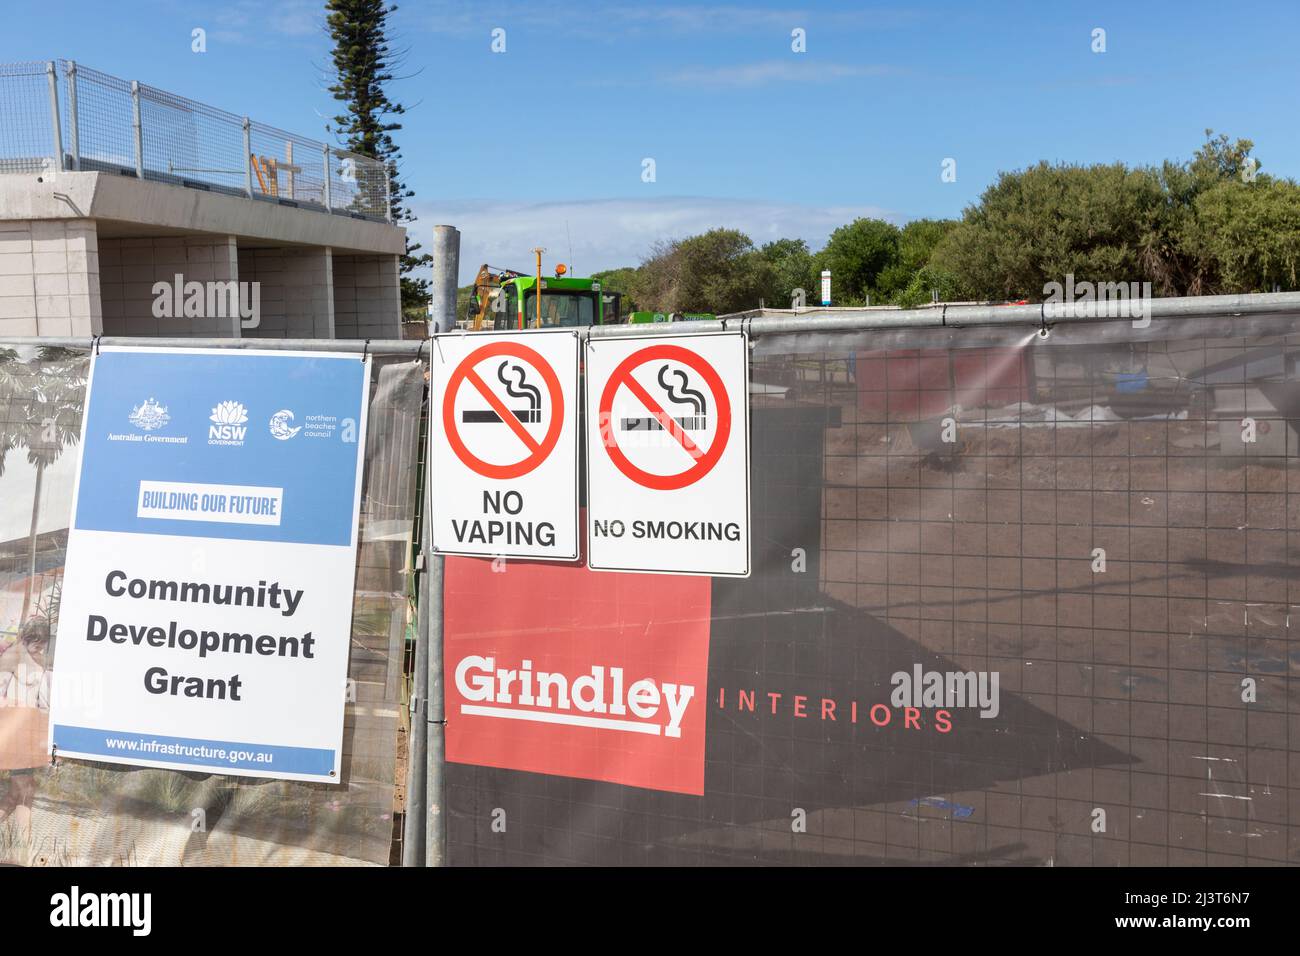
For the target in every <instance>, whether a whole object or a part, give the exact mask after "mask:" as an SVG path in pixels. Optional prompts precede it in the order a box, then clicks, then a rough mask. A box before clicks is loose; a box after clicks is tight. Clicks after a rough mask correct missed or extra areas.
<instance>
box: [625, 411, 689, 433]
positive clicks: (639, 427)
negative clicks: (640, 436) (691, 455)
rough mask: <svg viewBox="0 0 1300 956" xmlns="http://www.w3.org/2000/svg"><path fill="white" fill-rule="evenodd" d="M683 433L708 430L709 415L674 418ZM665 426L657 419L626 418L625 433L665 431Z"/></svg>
mask: <svg viewBox="0 0 1300 956" xmlns="http://www.w3.org/2000/svg"><path fill="white" fill-rule="evenodd" d="M673 421H675V422H676V423H677V424H678V425H680V426H681V429H682V431H687V432H697V431H702V430H703V429H705V428H708V427H709V425H708V422H709V417H708V416H707V415H687V416H683V417H681V418H674V419H673ZM663 429H664V426H663V425H661V424H660V423H659V419H657V418H625V419H623V431H625V432H638V431H648V432H654V431H663Z"/></svg>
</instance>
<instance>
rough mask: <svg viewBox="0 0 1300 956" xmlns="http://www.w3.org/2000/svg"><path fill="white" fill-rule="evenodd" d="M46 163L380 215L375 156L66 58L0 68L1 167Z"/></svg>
mask: <svg viewBox="0 0 1300 956" xmlns="http://www.w3.org/2000/svg"><path fill="white" fill-rule="evenodd" d="M51 69H53V71H54V76H55V77H56V78H57V83H55V84H51V83H50V75H51V74H50V71H51ZM56 117H57V119H56ZM60 153H62V155H61V156H60V155H59V154H60ZM50 166H52V167H53V168H55V169H59V168H63V169H73V170H85V171H95V172H109V173H120V174H122V175H127V176H137V177H139V178H141V179H148V180H151V181H155V182H165V183H171V184H173V185H177V186H186V187H189V188H193V189H203V190H209V191H214V192H223V193H229V194H231V195H244V196H248V197H249V198H251V199H263V200H268V201H272V202H279V203H283V204H287V205H297V206H305V207H308V208H317V209H323V210H329V211H330V212H335V213H339V214H343V215H350V216H356V217H360V218H364V219H376V220H387V219H388V208H389V207H388V177H387V170H386V168H385V166H384V164H383V163H381V162H379V161H377V160H374V159H371V158H369V157H366V156H361V155H359V154H357V153H351V152H348V151H347V150H341V149H337V148H335V147H333V146H329V145H328V144H325V143H322V142H319V141H317V140H313V139H310V138H307V137H304V136H299V135H297V134H296V133H288V132H285V131H283V130H280V129H276V128H275V127H272V126H266V125H264V124H262V123H258V122H254V121H252V120H250V119H248V118H246V117H242V116H238V115H236V114H234V113H229V112H226V111H225V110H221V109H217V108H216V107H213V106H209V105H207V104H206V103H199V102H197V101H195V100H191V99H187V98H185V97H183V96H178V95H176V94H174V93H169V92H167V91H166V90H161V89H157V88H155V87H152V86H147V85H145V84H143V83H132V82H130V81H127V80H123V79H121V78H119V77H115V76H111V75H109V74H107V73H101V72H99V71H98V70H93V69H89V68H87V67H84V66H80V65H78V64H75V63H73V62H71V61H68V60H51V61H48V62H32V63H13V64H0V173H32V172H40V171H41V170H43V169H45V168H47V167H50Z"/></svg>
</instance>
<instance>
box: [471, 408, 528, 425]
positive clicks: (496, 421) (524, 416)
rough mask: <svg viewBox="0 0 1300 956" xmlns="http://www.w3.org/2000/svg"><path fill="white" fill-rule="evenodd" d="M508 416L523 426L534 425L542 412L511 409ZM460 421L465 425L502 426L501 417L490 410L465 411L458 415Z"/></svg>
mask: <svg viewBox="0 0 1300 956" xmlns="http://www.w3.org/2000/svg"><path fill="white" fill-rule="evenodd" d="M510 414H511V415H513V416H515V418H517V419H519V421H520V422H522V423H524V424H529V423H536V422H540V421H541V420H542V410H541V409H540V408H512V409H510ZM460 420H461V421H462V422H463V423H464V424H466V425H500V424H502V420H501V416H500V415H498V414H497V413H496V412H494V411H492V409H490V408H484V409H466V410H465V411H463V412H461V413H460Z"/></svg>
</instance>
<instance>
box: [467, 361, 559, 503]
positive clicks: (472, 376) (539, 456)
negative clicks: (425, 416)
mask: <svg viewBox="0 0 1300 956" xmlns="http://www.w3.org/2000/svg"><path fill="white" fill-rule="evenodd" d="M502 355H505V356H509V357H511V358H516V359H522V360H523V361H525V362H527V363H528V364H529V365H531V366H532V367H533V368H535V369H537V371H538V372H540V373H541V375H542V381H543V382H545V383H546V391H547V394H548V395H550V398H551V410H550V413H551V423H550V425H549V426H548V427H547V429H546V435H545V436H543V438H542V440H541V442H540V443H539V442H537V441H536V439H534V438H533V437H532V436H531V435H529V434H528V432H526V431H525V430H524V427H523V425H521V424H520V423H519V421H518V420H517V419H515V418H513V417H511V416H508V415H507V414H503V413H505V412H506V409H505V406H504V405H503V404H501V400H500V399H499V398H497V397H496V396H494V395H493V394H492V392H491V391H489V390H487V386H486V385H485V384H484V382H483V380H482V379H481V378H480V377H479V375H478V373H477V372H475V371H474V366H475V365H477V364H478V363H479V362H482V361H484V360H485V359H490V358H497V357H499V356H502ZM467 379H468V380H469V381H470V384H471V385H472V386H473V387H474V388H475V389H477V390H478V391H479V392H480V393H482V394H483V397H484V398H486V399H487V400H488V403H489V404H492V405H493V406H494V407H495V408H496V411H497V414H499V415H502V421H503V422H504V423H505V424H507V425H510V426H511V427H512V428H514V429H515V434H516V435H518V436H519V438H520V441H521V442H522V443H523V444H524V445H525V446H526V447H527V448H529V450H530V452H531V453H530V454H529V455H528V456H527V457H525V458H524V459H523V460H522V461H518V462H515V463H514V464H512V465H494V464H492V463H491V462H487V461H484V460H483V459H481V458H479V457H478V456H477V455H475V454H474V453H473V452H472V451H470V450H469V448H467V447H466V446H465V442H464V440H463V439H462V438H461V437H460V432H459V431H457V429H456V395H457V393H458V392H459V391H460V387H461V385H463V384H465V382H466V380H467ZM496 406H500V407H496ZM563 427H564V394H563V392H561V391H560V379H559V378H558V377H557V376H556V374H555V370H554V369H552V368H551V366H550V363H549V362H547V361H546V359H544V358H542V357H541V356H540V355H539V354H537V352H536V351H534V350H533V349H530V348H529V347H528V346H526V345H521V344H519V343H518V342H494V343H492V344H491V345H485V346H483V347H482V348H480V349H475V350H474V351H473V352H471V353H470V354H469V355H468V356H467V357H466V358H465V359H464V361H462V362H461V363H460V364H459V365H458V366H456V370H455V371H454V372H452V373H451V378H450V379H448V380H447V389H446V392H445V393H444V395H443V399H442V429H443V433H444V434H446V436H447V443H448V444H449V445H451V449H452V451H454V452H455V453H456V457H457V458H459V459H460V460H461V461H462V462H463V463H464V464H465V467H467V468H469V469H470V470H471V471H474V472H476V473H478V474H480V475H482V476H483V477H484V478H496V479H508V478H518V477H520V476H521V475H526V474H528V473H529V472H530V471H532V470H533V469H534V468H536V467H537V466H538V465H540V464H541V463H542V462H544V461H545V460H546V457H547V456H548V455H549V454H550V453H551V452H552V451H554V450H555V443H556V442H558V441H559V440H560V430H561V429H562V428H563Z"/></svg>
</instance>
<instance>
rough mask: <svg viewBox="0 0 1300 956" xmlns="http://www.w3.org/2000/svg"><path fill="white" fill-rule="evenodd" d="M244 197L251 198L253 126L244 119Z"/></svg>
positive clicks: (246, 118)
mask: <svg viewBox="0 0 1300 956" xmlns="http://www.w3.org/2000/svg"><path fill="white" fill-rule="evenodd" d="M244 195H245V196H246V197H247V198H249V199H252V198H253V124H252V122H250V121H249V119H248V117H247V116H245V117H244Z"/></svg>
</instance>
